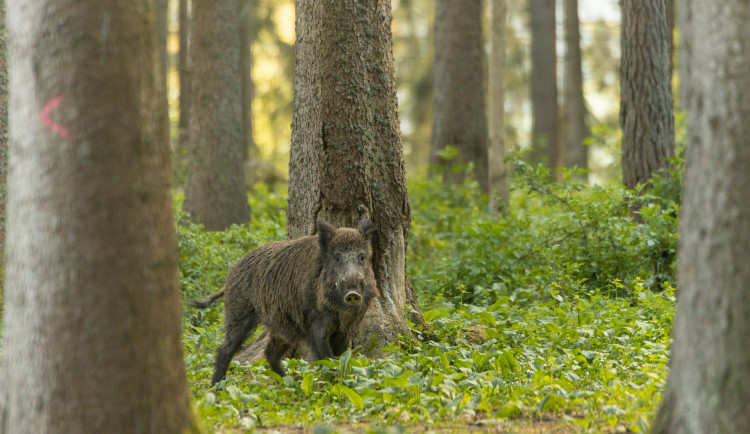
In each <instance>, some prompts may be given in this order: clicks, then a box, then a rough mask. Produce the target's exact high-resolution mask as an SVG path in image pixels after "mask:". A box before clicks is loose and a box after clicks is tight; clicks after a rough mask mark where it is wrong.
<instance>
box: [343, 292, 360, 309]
mask: <svg viewBox="0 0 750 434" xmlns="http://www.w3.org/2000/svg"><path fill="white" fill-rule="evenodd" d="M344 301H345V302H346V304H348V305H349V306H359V305H360V304H361V303H362V296H361V295H359V293H358V292H356V291H349V292H348V293H347V294H346V296H345V297H344Z"/></svg>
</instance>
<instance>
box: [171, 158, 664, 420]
mask: <svg viewBox="0 0 750 434" xmlns="http://www.w3.org/2000/svg"><path fill="white" fill-rule="evenodd" d="M540 170H541V169H539V168H533V167H528V166H527V167H523V166H522V170H521V179H520V180H519V182H518V183H517V185H519V186H521V187H520V188H519V189H517V190H516V191H515V192H514V193H513V197H512V202H511V213H510V214H509V215H507V216H499V217H497V216H491V215H489V214H487V213H486V209H485V208H486V205H485V204H486V201H485V199H484V198H482V197H481V195H480V194H479V193H478V191H477V189H476V186H475V185H473V184H471V183H467V184H466V185H462V186H455V187H452V188H447V187H445V186H444V185H443V184H442V183H441V182H440V180H439V179H432V180H428V179H426V178H422V177H420V178H417V179H413V180H411V185H410V190H409V191H410V197H411V201H412V209H413V226H412V231H411V235H410V237H411V238H410V251H409V259H408V261H409V262H408V264H409V267H410V274H411V277H412V281H413V284H414V286H415V290H416V292H417V294H418V297H419V298H420V302H421V305H422V307H423V314H424V317H425V319H426V320H427V321H428V322H429V323H430V324H431V325H432V328H433V330H434V332H435V333H436V335H437V337H438V339H437V340H436V341H434V342H425V343H415V342H414V341H413V340H411V339H404V340H403V341H401V342H396V343H393V344H391V345H390V346H389V347H387V348H386V355H385V357H383V358H380V359H369V358H366V357H364V356H362V355H360V354H358V353H357V351H356V349H355V351H354V352H346V353H345V354H344V355H342V356H341V357H340V358H339V359H337V360H323V361H319V362H316V363H312V364H308V363H307V362H305V361H301V360H295V359H290V360H288V361H286V362H285V367H286V369H287V371H288V373H289V376H287V377H285V378H280V377H278V376H276V375H275V374H273V373H272V372H271V371H270V370H269V369H268V366H267V364H266V362H265V361H260V362H257V363H255V364H253V365H252V366H249V367H241V366H237V365H235V366H233V368H232V370H231V372H230V375H229V377H228V379H227V380H225V381H223V382H221V383H219V384H218V385H217V386H216V387H213V388H209V386H208V385H209V380H210V376H211V373H212V364H213V357H214V352H215V350H216V347H217V346H218V345H219V343H220V342H221V327H222V324H221V304H220V303H219V304H218V306H217V307H213V308H211V309H210V310H208V311H205V312H203V313H198V312H196V311H192V310H190V309H187V308H186V310H185V317H184V318H185V321H184V333H183V339H184V343H185V353H186V365H187V368H188V376H189V381H190V384H191V387H192V392H193V395H194V398H195V403H196V408H197V410H198V413H199V414H200V415H201V416H202V418H203V420H204V421H205V423H206V425H207V427H209V429H210V430H216V431H233V430H236V429H241V430H252V429H259V428H263V427H275V428H277V429H278V428H279V427H307V428H311V427H320V428H319V431H320V432H330V431H372V432H381V431H382V432H393V430H396V431H399V430H409V431H411V430H423V429H427V428H428V427H429V428H430V429H434V428H440V427H444V428H446V429H451V430H456V431H459V432H462V431H473V430H485V429H492V430H497V429H500V430H503V429H510V430H515V429H518V427H534V426H535V424H541V425H542V426H547V427H549V425H544V424H550V423H551V424H553V425H552V428H550V429H551V430H552V429H554V430H560V431H591V432H601V431H613V432H614V431H622V430H630V431H634V432H643V431H645V430H646V429H647V428H648V421H649V420H650V418H651V416H652V414H653V412H654V411H655V409H656V408H657V406H658V403H659V400H660V390H661V387H662V385H663V383H664V380H665V375H666V364H667V357H668V351H667V349H668V343H669V334H670V330H671V325H672V316H673V310H674V289H673V286H672V281H673V274H674V273H673V268H674V267H673V262H674V255H673V250H674V248H675V244H676V234H675V230H676V217H675V215H676V214H673V213H675V212H676V208H677V207H678V203H676V202H674V201H672V202H669V201H666V200H662V199H659V198H652V199H648V200H645V199H644V202H643V203H644V204H645V208H644V210H642V211H641V214H642V217H641V220H642V221H641V222H640V223H637V222H634V221H633V218H632V216H631V215H630V212H629V209H630V206H629V205H628V201H629V200H631V199H630V198H629V197H628V194H627V193H626V192H624V191H622V190H620V189H616V188H612V189H605V188H600V187H596V188H592V187H588V186H584V185H580V184H576V183H575V182H574V181H569V182H568V183H562V184H559V185H552V184H549V183H548V182H546V181H545V180H544V179H543V178H544V174H543V173H541V172H540ZM657 199H658V200H657ZM639 200H640V199H639ZM253 201H254V203H253V222H252V223H250V224H249V225H248V226H242V227H239V226H238V227H233V228H231V229H229V230H227V231H225V232H221V233H205V232H203V231H202V230H201V229H200V228H199V227H195V226H192V225H190V224H188V223H185V222H184V221H182V220H181V222H182V223H181V224H180V226H179V236H178V239H179V247H180V258H181V263H180V266H181V273H182V288H183V291H184V296H185V298H188V297H197V296H201V295H204V294H206V293H209V292H213V291H215V290H217V289H218V288H220V286H221V284H222V283H223V277H224V274H225V273H226V271H227V269H228V268H229V266H231V264H232V263H233V262H234V261H235V260H236V259H237V258H239V257H240V256H241V255H242V254H243V253H244V252H245V251H246V250H248V249H250V248H252V247H254V246H257V245H260V244H263V243H265V242H268V241H270V240H273V239H283V238H284V237H285V227H284V224H285V222H284V220H283V214H284V213H283V211H282V210H283V204H284V202H285V201H284V198H283V196H278V195H274V194H272V193H270V192H268V191H267V190H264V189H262V188H261V189H260V190H259V193H257V194H255V195H254V199H253ZM649 252H651V253H649ZM664 252H666V253H664ZM326 427H328V428H326ZM522 429H523V428H522Z"/></svg>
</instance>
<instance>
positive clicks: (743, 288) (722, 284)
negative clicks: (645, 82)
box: [653, 0, 750, 433]
mask: <svg viewBox="0 0 750 434" xmlns="http://www.w3.org/2000/svg"><path fill="white" fill-rule="evenodd" d="M678 14H679V20H680V23H679V24H680V28H681V29H682V31H681V32H680V35H681V40H680V46H681V47H685V46H690V47H691V48H692V50H691V55H690V60H689V64H685V63H684V57H681V62H680V64H681V67H680V69H681V71H680V72H682V68H689V69H690V74H689V77H690V81H689V83H687V85H688V86H689V88H690V93H689V98H688V99H686V100H683V102H684V103H685V104H686V109H687V128H688V147H687V150H688V151H687V167H686V170H685V190H684V196H683V204H682V215H681V218H680V233H681V235H680V251H679V267H678V276H679V278H678V280H679V292H678V293H677V313H676V317H675V323H674V329H673V331H672V334H673V338H674V343H673V345H672V350H671V353H672V358H671V361H670V374H669V379H668V381H667V387H666V390H665V394H664V400H663V402H662V407H661V409H660V410H659V413H658V417H657V418H656V421H655V423H654V426H653V432H656V433H708V432H717V433H747V432H750V411H748V410H750V347H748V341H747V338H748V336H750V267H748V266H747V264H748V262H750V253H748V252H749V251H748V246H749V245H750V198H749V197H748V196H749V194H748V190H747V188H745V186H747V185H748V184H750V147H748V145H747V138H748V137H749V136H750V123H749V122H747V119H748V118H749V117H750V74H748V73H747V72H748V71H750V52H748V51H747V50H743V49H740V47H747V46H748V45H750V27H748V25H747V22H748V19H749V18H750V4H749V3H748V2H746V1H740V0H695V1H692V2H685V3H680V6H679V12H678Z"/></svg>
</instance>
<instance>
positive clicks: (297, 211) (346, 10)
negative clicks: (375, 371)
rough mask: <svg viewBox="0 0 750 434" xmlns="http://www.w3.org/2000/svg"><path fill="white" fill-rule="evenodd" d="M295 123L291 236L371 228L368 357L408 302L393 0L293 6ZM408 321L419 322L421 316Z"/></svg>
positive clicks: (399, 323) (391, 333)
mask: <svg viewBox="0 0 750 434" xmlns="http://www.w3.org/2000/svg"><path fill="white" fill-rule="evenodd" d="M296 4H297V17H296V24H297V41H296V59H297V61H296V69H295V73H296V75H295V84H294V117H293V121H292V147H291V159H290V163H289V206H288V208H287V222H288V228H289V237H290V238H299V237H301V236H303V235H308V234H311V233H313V232H314V228H315V220H316V219H317V218H321V217H322V218H324V219H326V220H328V221H329V222H331V223H334V224H335V225H337V226H348V227H353V226H356V225H357V223H358V222H359V220H360V219H361V218H363V217H369V218H370V219H371V220H372V221H373V222H374V224H375V227H376V233H375V235H374V238H373V269H374V272H375V278H376V281H377V283H378V288H379V290H380V292H381V296H380V297H379V298H378V299H377V300H376V301H375V304H374V305H373V308H372V309H370V311H369V313H368V316H367V317H366V318H365V321H364V323H363V327H362V328H361V329H360V334H359V336H358V338H357V339H355V343H356V344H362V345H365V351H366V352H368V353H370V354H374V353H375V351H374V350H376V349H377V348H379V347H380V346H382V345H383V344H385V343H386V342H391V341H393V340H394V339H395V337H396V336H397V334H405V333H408V328H407V327H406V324H405V322H404V321H403V319H402V314H403V312H404V308H405V306H406V305H407V304H411V305H412V307H413V308H414V309H415V310H416V312H419V310H418V307H417V306H416V300H415V298H414V295H413V290H412V288H411V286H410V284H409V281H408V276H407V274H406V240H407V231H408V230H409V226H410V221H411V220H410V208H409V200H408V197H407V192H406V182H405V178H404V160H403V154H402V150H401V139H400V135H399V123H398V114H397V102H396V88H395V83H394V71H393V54H392V43H391V30H390V29H391V28H390V26H391V4H390V1H383V2H377V3H366V4H364V3H361V2H356V1H354V0H345V1H334V0H326V1H318V2H308V1H303V0H298V1H297V3H296ZM417 316H418V318H414V320H415V322H417V323H419V321H418V320H419V319H421V316H419V314H417Z"/></svg>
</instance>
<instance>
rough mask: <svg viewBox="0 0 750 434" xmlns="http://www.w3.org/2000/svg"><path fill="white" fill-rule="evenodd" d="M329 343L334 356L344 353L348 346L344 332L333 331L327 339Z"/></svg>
mask: <svg viewBox="0 0 750 434" xmlns="http://www.w3.org/2000/svg"><path fill="white" fill-rule="evenodd" d="M328 342H330V343H331V350H332V351H333V355H334V357H338V356H340V355H342V354H344V351H346V349H347V348H348V347H349V339H347V336H346V333H344V332H335V333H333V334H332V335H331V337H330V338H329V339H328Z"/></svg>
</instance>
